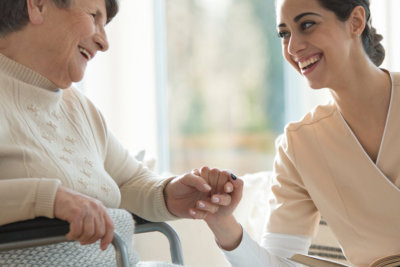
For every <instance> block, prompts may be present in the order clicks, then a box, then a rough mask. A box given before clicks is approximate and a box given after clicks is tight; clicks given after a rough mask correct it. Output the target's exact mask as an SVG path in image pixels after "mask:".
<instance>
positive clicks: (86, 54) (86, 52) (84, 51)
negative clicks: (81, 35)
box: [79, 46, 92, 61]
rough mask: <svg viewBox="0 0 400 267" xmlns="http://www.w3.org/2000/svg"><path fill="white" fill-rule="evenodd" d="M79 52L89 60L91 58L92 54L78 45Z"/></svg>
mask: <svg viewBox="0 0 400 267" xmlns="http://www.w3.org/2000/svg"><path fill="white" fill-rule="evenodd" d="M79 52H80V53H81V54H82V55H83V56H84V57H85V58H86V59H87V60H88V61H89V60H91V59H92V55H91V54H90V52H89V51H88V50H86V49H85V48H83V47H81V46H79Z"/></svg>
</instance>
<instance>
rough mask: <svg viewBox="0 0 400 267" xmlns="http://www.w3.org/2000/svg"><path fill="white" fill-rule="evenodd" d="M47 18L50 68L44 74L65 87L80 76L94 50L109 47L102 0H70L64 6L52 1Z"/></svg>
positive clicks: (78, 79)
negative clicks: (63, 7)
mask: <svg viewBox="0 0 400 267" xmlns="http://www.w3.org/2000/svg"><path fill="white" fill-rule="evenodd" d="M50 2H51V1H50ZM46 19H47V27H46V28H47V29H49V30H48V31H47V33H46V34H45V35H47V37H46V38H45V40H46V42H48V44H47V45H46V47H47V48H49V49H48V50H49V51H48V53H47V54H46V55H48V58H47V60H48V62H49V64H51V65H52V68H53V71H52V72H51V73H49V74H48V76H50V77H47V78H49V79H50V80H51V81H53V82H54V83H56V84H57V85H58V86H60V87H61V88H67V87H69V86H70V85H71V83H72V82H78V81H80V80H81V79H82V78H83V74H84V72H85V69H86V65H87V63H88V62H89V61H90V60H91V59H92V58H93V57H94V56H95V55H96V52H97V51H106V50H107V49H108V42H107V37H106V34H105V31H104V25H105V23H106V20H107V13H106V7H105V0H73V1H72V3H71V6H70V7H69V8H67V9H60V8H58V7H56V6H55V5H54V4H53V5H50V8H49V10H48V16H47V18H46ZM45 60H46V59H45Z"/></svg>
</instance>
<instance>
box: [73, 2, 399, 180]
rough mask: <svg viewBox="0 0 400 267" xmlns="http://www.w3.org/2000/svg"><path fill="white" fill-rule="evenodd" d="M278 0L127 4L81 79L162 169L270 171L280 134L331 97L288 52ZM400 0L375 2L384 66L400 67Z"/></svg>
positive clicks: (128, 139) (127, 140) (116, 126)
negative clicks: (106, 45) (291, 62)
mask: <svg viewBox="0 0 400 267" xmlns="http://www.w3.org/2000/svg"><path fill="white" fill-rule="evenodd" d="M273 2H274V0H218V1H213V0H154V1H120V5H121V8H120V12H119V14H118V15H117V16H116V18H115V19H114V20H113V21H112V22H111V23H110V25H108V26H107V27H106V31H107V34H108V37H109V41H110V49H109V51H107V52H106V53H104V54H103V53H99V54H98V55H97V56H96V58H95V59H94V60H93V62H91V63H90V64H89V67H88V70H87V73H86V75H85V79H84V81H83V82H82V83H81V84H80V85H79V86H80V87H82V88H83V90H84V91H85V93H86V95H88V96H89V98H90V99H92V100H93V101H94V102H95V104H96V105H97V106H99V108H100V110H101V111H102V112H103V114H104V116H105V118H106V120H107V122H108V124H109V126H110V128H111V129H112V130H113V131H114V133H115V135H116V136H117V138H118V139H119V140H120V141H121V142H122V143H123V144H124V145H125V146H126V147H127V148H128V149H129V150H131V151H135V150H139V149H146V151H147V155H150V156H155V157H157V162H158V167H159V170H160V171H165V170H170V171H172V172H174V173H180V172H183V171H188V170H190V169H191V168H197V167H200V166H201V165H210V166H217V167H221V168H230V169H232V170H233V171H235V173H237V174H243V173H245V172H256V171H260V170H270V169H271V168H272V160H273V156H274V154H275V151H274V139H275V138H276V136H277V135H278V134H280V133H281V132H282V130H283V127H284V125H285V124H286V123H287V122H288V121H293V120H298V119H300V118H301V116H302V115H303V114H305V113H306V112H307V111H309V110H310V109H311V108H312V107H313V106H315V105H316V104H319V103H322V102H324V101H326V100H327V99H328V98H329V93H328V92H327V91H326V90H319V91H313V90H310V89H309V88H308V86H307V84H306V83H305V82H304V81H303V79H302V78H301V77H300V76H299V75H298V74H297V73H295V71H294V70H293V69H292V68H291V67H290V66H288V64H287V63H285V62H284V61H283V59H282V55H281V47H280V41H279V40H278V39H277V38H276V37H275V36H276V33H275V31H276V30H275V14H274V12H275V10H274V8H272V7H273V5H274V4H273ZM397 10H400V1H398V0H386V1H379V0H371V11H372V16H373V25H374V26H375V27H376V28H377V30H378V32H379V33H382V34H383V36H384V40H383V44H384V46H385V48H386V53H387V54H386V59H385V61H384V63H383V65H382V67H384V68H387V69H389V70H392V71H400V61H399V60H398V59H399V58H400V50H399V49H397V48H398V47H400V35H399V34H398V33H397V32H396V26H395V25H399V24H400V17H399V16H398V15H397V13H396V12H397Z"/></svg>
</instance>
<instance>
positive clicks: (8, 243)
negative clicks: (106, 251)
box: [0, 217, 129, 267]
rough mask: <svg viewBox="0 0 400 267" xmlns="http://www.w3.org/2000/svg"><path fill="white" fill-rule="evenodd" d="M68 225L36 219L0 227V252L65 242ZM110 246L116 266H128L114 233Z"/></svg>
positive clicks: (125, 256) (119, 239)
mask: <svg viewBox="0 0 400 267" xmlns="http://www.w3.org/2000/svg"><path fill="white" fill-rule="evenodd" d="M68 232H69V223H68V222H66V221H62V220H59V219H49V218H45V217H38V218H35V219H32V220H26V221H21V222H15V223H10V224H7V225H3V226H0V251H7V250H13V249H22V248H28V247H37V246H44V245H50V244H55V243H60V242H67V241H70V240H67V238H66V237H65V235H66V234H67V233H68ZM112 245H113V246H114V249H115V256H116V260H117V266H121V267H125V266H129V259H128V250H127V248H126V245H125V243H124V241H123V240H122V238H121V237H120V236H119V234H118V233H116V232H114V238H113V240H112Z"/></svg>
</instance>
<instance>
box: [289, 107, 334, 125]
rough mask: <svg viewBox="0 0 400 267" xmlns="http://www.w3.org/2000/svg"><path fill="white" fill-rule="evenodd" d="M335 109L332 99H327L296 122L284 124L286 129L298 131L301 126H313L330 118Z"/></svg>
mask: <svg viewBox="0 0 400 267" xmlns="http://www.w3.org/2000/svg"><path fill="white" fill-rule="evenodd" d="M336 111H337V107H336V105H335V103H334V102H333V100H331V101H329V102H328V103H326V104H324V105H318V106H316V107H315V108H314V109H312V110H311V111H310V112H308V113H307V114H306V115H304V116H303V118H302V119H300V120H299V121H296V122H290V123H289V124H288V125H287V126H286V129H285V130H286V131H298V130H300V129H301V128H304V127H309V126H313V125H315V124H317V123H319V122H321V121H322V120H325V119H328V118H331V117H332V115H333V114H335V112H336Z"/></svg>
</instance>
